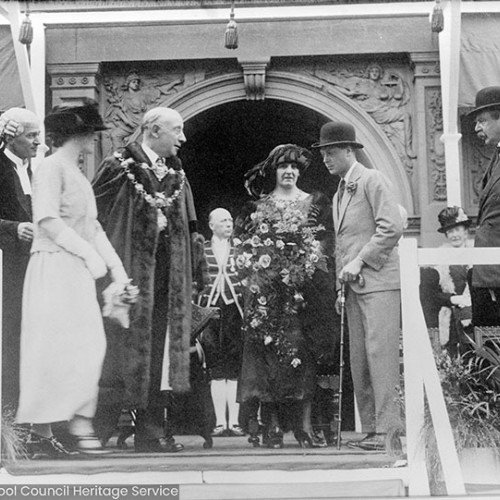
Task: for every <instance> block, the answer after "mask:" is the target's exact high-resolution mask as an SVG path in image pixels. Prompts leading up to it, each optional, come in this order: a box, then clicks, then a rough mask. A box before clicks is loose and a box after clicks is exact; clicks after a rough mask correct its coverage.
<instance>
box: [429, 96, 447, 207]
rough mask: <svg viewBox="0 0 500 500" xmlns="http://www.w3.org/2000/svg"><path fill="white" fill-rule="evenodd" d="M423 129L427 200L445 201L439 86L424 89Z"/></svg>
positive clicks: (444, 164)
mask: <svg viewBox="0 0 500 500" xmlns="http://www.w3.org/2000/svg"><path fill="white" fill-rule="evenodd" d="M425 110H426V112H425V125H426V127H425V129H426V131H427V140H426V144H427V158H428V164H427V169H428V170H427V179H428V181H429V190H428V192H429V200H428V201H429V202H431V201H446V163H445V156H444V144H443V143H442V142H441V136H442V135H443V112H442V99H441V90H440V89H439V87H427V88H426V89H425Z"/></svg>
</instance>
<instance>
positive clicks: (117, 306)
mask: <svg viewBox="0 0 500 500" xmlns="http://www.w3.org/2000/svg"><path fill="white" fill-rule="evenodd" d="M102 296H103V298H104V305H103V307H102V315H103V317H104V318H109V319H110V320H112V321H114V322H115V323H118V324H119V325H120V326H121V327H123V328H129V326H130V317H129V311H130V306H131V305H132V304H135V303H136V302H137V299H138V297H139V288H138V287H136V286H135V285H132V283H131V281H129V283H127V284H126V285H125V287H124V286H123V284H119V283H114V282H113V283H111V284H110V285H109V286H108V287H106V288H105V290H104V291H103V292H102Z"/></svg>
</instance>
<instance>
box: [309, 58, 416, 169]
mask: <svg viewBox="0 0 500 500" xmlns="http://www.w3.org/2000/svg"><path fill="white" fill-rule="evenodd" d="M384 73H385V72H384V69H383V68H382V67H381V66H380V65H379V64H377V63H371V64H369V65H368V66H367V68H366V70H365V71H364V72H363V73H362V74H361V75H360V74H359V73H358V72H354V71H346V70H341V71H324V70H316V71H315V75H316V76H317V77H319V78H321V79H322V80H325V81H327V82H328V83H330V84H332V85H334V86H335V88H336V89H337V90H339V91H340V92H342V93H343V94H344V95H346V96H348V97H350V98H352V99H353V100H355V101H356V102H357V103H358V104H359V105H360V106H361V107H362V108H363V109H364V110H365V111H366V112H367V113H369V114H370V116H371V117H372V118H373V119H374V120H375V121H376V122H377V123H378V124H379V125H380V126H381V127H382V129H383V130H384V132H385V133H386V135H387V136H388V137H389V139H390V140H391V142H392V143H393V145H394V146H395V148H396V150H397V151H398V153H399V155H400V156H401V157H402V158H404V157H408V158H410V159H414V158H416V154H415V152H414V150H413V129H412V120H411V115H410V113H409V111H408V110H407V107H406V105H407V104H408V102H409V100H410V93H409V89H408V85H407V84H406V82H404V80H403V79H402V78H401V76H400V75H398V74H397V73H395V72H391V73H390V74H389V75H388V77H387V78H385V79H384V76H385V75H384Z"/></svg>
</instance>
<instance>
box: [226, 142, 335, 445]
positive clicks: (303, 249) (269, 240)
mask: <svg viewBox="0 0 500 500" xmlns="http://www.w3.org/2000/svg"><path fill="white" fill-rule="evenodd" d="M309 164H310V154H309V152H308V151H307V150H306V149H303V148H301V147H299V146H296V145H294V144H285V145H280V146H277V147H276V148H274V149H273V150H272V151H271V153H270V154H269V156H268V158H267V159H266V160H265V161H264V162H262V163H260V164H259V165H257V166H256V167H254V168H253V169H251V170H250V171H249V172H248V173H247V174H246V187H247V190H248V191H249V193H250V194H251V195H252V196H253V197H254V198H257V201H256V202H253V203H251V204H249V206H247V207H245V210H244V213H243V214H242V215H241V216H240V217H239V218H238V220H237V221H236V229H235V236H236V239H235V240H234V244H235V248H236V251H237V259H236V264H237V268H238V270H239V274H240V277H241V279H242V284H243V285H244V287H245V297H244V304H245V307H244V313H245V314H244V325H243V332H244V338H245V340H244V352H243V362H242V370H241V377H240V380H239V384H238V401H239V402H240V403H247V406H248V405H249V404H250V405H251V404H258V402H260V404H261V415H262V419H263V421H264V424H265V431H264V443H265V444H266V445H267V446H268V447H273V448H275V447H276V448H277V447H282V446H283V428H282V422H281V421H280V418H279V414H280V411H282V409H283V407H284V406H285V405H287V406H288V405H289V404H290V403H292V404H293V403H295V405H296V406H298V408H300V409H299V410H298V411H297V414H296V416H297V417H299V416H301V417H302V418H300V419H299V418H297V422H295V423H294V425H293V427H294V430H295V436H296V438H297V440H298V441H299V443H300V444H301V445H302V446H326V443H325V441H324V440H323V439H321V438H319V437H318V436H316V435H315V434H314V432H313V428H312V425H311V418H310V408H311V399H312V396H313V392H314V387H315V374H316V362H317V356H315V353H319V352H323V353H324V352H328V351H330V352H332V353H333V351H334V345H335V338H334V334H333V332H332V331H331V328H332V325H331V324H329V323H330V322H329V320H328V319H327V318H322V320H321V321H318V318H316V321H310V318H309V319H308V310H309V309H308V300H310V299H311V298H312V297H313V296H314V298H318V297H325V298H326V297H328V296H329V295H331V297H332V304H329V305H330V306H331V307H325V308H322V309H323V310H325V309H326V310H325V314H329V311H332V314H333V309H334V308H333V304H334V302H335V300H334V294H330V293H329V292H330V291H329V290H326V289H325V290H317V288H316V285H318V284H319V283H320V282H321V283H329V282H330V280H328V279H324V277H325V276H326V273H327V262H326V257H325V255H326V254H328V255H331V253H330V252H324V251H323V250H324V248H323V247H324V246H325V245H326V244H327V242H328V240H329V238H328V237H327V236H328V234H331V233H329V231H327V228H329V227H330V226H331V224H329V223H328V220H329V216H330V210H329V202H328V199H327V198H326V197H325V196H324V195H322V194H319V193H315V194H308V193H306V192H304V191H302V190H301V189H299V188H298V186H297V181H298V179H299V177H300V175H301V173H302V172H303V171H304V170H305V169H306V168H307V167H308V166H309ZM332 282H334V281H332ZM316 312H317V308H316V309H315V313H316ZM313 325H314V326H313ZM313 330H314V331H313ZM299 420H300V421H299ZM248 428H249V432H250V439H249V441H250V442H252V443H253V444H254V445H255V446H258V443H259V441H258V437H257V432H258V430H257V428H258V426H257V425H256V416H255V415H254V417H253V421H252V417H251V418H250V421H249V423H248Z"/></svg>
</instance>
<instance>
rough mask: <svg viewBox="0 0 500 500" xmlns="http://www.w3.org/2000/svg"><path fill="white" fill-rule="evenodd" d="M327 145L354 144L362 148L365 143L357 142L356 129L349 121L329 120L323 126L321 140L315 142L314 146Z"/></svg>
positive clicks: (320, 134) (355, 146) (354, 146)
mask: <svg viewBox="0 0 500 500" xmlns="http://www.w3.org/2000/svg"><path fill="white" fill-rule="evenodd" d="M325 146H352V147H353V148H362V147H363V144H360V143H359V142H356V131H355V130H354V127H353V126H352V125H351V124H349V123H343V122H328V123H325V124H324V125H323V126H322V127H321V131H320V133H319V142H315V143H314V144H313V145H312V146H311V147H312V148H322V147H325Z"/></svg>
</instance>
